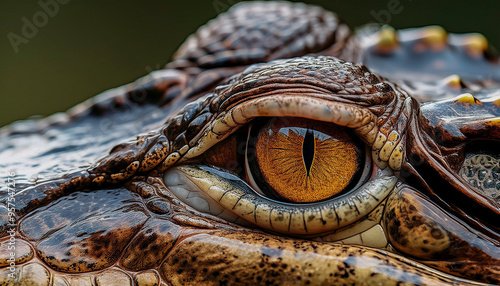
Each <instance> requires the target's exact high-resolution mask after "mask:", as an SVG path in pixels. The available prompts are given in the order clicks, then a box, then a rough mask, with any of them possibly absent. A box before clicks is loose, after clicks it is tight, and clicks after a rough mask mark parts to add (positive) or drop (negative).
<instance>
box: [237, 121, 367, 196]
mask: <svg viewBox="0 0 500 286" xmlns="http://www.w3.org/2000/svg"><path fill="white" fill-rule="evenodd" d="M363 146H364V145H363V144H362V142H361V141H360V140H359V139H357V138H356V137H354V136H352V135H351V134H350V133H349V132H348V131H347V129H346V128H344V127H341V126H338V125H335V124H331V123H325V122H320V121H315V120H309V119H303V118H288V117H284V118H273V119H270V120H267V122H260V123H259V122H257V123H254V124H253V125H252V126H251V127H250V128H249V133H248V139H247V149H246V152H245V165H246V176H247V181H249V182H250V183H251V184H252V187H253V188H254V189H256V191H258V192H260V194H261V195H264V196H267V197H270V198H273V199H276V200H279V201H284V202H291V203H312V202H318V201H322V200H326V199H329V198H331V197H333V196H336V195H339V194H341V193H343V192H345V191H347V190H350V189H352V187H353V185H355V184H356V183H357V182H358V181H359V178H360V176H361V173H363V172H362V170H363V169H365V168H364V158H365V154H364V147H363Z"/></svg>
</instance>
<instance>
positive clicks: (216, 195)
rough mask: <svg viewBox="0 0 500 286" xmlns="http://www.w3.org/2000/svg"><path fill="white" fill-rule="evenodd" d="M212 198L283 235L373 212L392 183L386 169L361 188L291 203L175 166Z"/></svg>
mask: <svg viewBox="0 0 500 286" xmlns="http://www.w3.org/2000/svg"><path fill="white" fill-rule="evenodd" d="M175 170H179V171H181V172H182V173H184V174H185V175H186V177H188V178H189V179H190V180H191V181H192V182H193V183H194V184H195V185H197V186H198V187H199V188H200V189H201V190H203V191H204V192H205V194H207V195H208V196H209V197H211V198H212V199H213V200H215V201H216V202H218V203H219V204H221V205H222V206H223V207H224V208H225V209H227V210H229V211H231V212H232V213H233V214H236V215H237V216H239V217H241V218H243V219H244V220H246V221H248V222H250V223H253V224H254V225H257V226H259V227H262V228H265V229H268V230H271V231H277V232H280V233H286V234H302V235H305V234H319V233H325V232H329V231H333V230H336V229H338V228H341V227H344V226H346V225H349V224H351V223H354V222H356V221H357V220H359V219H361V218H362V217H364V216H365V215H367V214H368V213H370V212H371V211H373V210H374V209H375V208H376V207H377V206H378V205H379V204H380V202H381V201H382V200H383V199H384V198H386V197H387V195H388V194H389V193H390V192H391V191H392V189H393V188H394V186H395V185H396V182H397V179H396V177H395V176H394V175H393V174H392V171H391V170H390V169H389V168H386V169H385V170H381V171H380V172H379V173H378V174H377V176H376V178H374V179H372V180H371V181H369V182H367V183H365V184H363V185H362V186H361V187H359V188H357V189H355V190H353V191H351V192H349V193H346V194H344V195H341V196H339V197H336V198H332V199H329V200H326V201H321V202H316V203H308V204H292V203H282V202H276V201H274V200H271V199H268V198H266V197H263V196H261V195H258V194H257V193H256V192H255V191H254V190H253V189H252V188H251V187H250V186H249V185H248V184H246V183H245V182H244V181H243V180H241V179H240V178H239V177H237V176H235V175H233V174H230V173H228V172H225V171H224V170H220V169H216V168H212V167H208V166H203V165H183V166H179V167H176V168H175Z"/></svg>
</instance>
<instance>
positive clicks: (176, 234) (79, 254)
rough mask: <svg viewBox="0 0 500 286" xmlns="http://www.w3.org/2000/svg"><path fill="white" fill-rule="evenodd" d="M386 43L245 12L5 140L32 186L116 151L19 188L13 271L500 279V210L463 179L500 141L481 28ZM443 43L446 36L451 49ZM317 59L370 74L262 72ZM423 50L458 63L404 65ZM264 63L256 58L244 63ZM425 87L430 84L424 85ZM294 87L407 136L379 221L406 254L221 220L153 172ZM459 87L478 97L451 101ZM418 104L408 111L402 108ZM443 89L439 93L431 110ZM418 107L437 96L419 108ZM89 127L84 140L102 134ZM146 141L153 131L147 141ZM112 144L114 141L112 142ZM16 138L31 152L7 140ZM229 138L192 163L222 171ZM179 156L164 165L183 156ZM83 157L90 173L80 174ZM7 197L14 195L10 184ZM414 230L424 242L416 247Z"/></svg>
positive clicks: (104, 279)
mask: <svg viewBox="0 0 500 286" xmlns="http://www.w3.org/2000/svg"><path fill="white" fill-rule="evenodd" d="M277 16H279V17H277ZM256 19H260V20H262V21H263V22H264V23H265V25H259V24H258V21H256ZM377 33H379V32H375V33H374V34H375V35H377ZM391 33H392V34H391ZM394 33H399V34H394ZM408 35H410V36H411V35H414V36H415V35H416V36H415V37H408ZM365 36H366V35H365ZM377 37H380V41H379V42H375V43H373V45H368V46H362V44H361V43H362V42H363V36H359V37H353V36H351V33H350V31H349V28H348V27H347V25H345V24H344V23H343V22H342V21H341V20H339V19H338V18H337V17H336V16H335V15H334V14H333V13H330V12H327V11H324V10H322V9H321V8H318V7H312V6H307V5H302V4H291V3H274V2H263V3H260V2H252V3H244V4H239V5H238V6H237V7H235V8H232V9H231V10H230V11H229V12H227V13H226V14H223V15H221V16H219V17H218V18H217V19H216V20H215V21H212V22H210V23H209V24H207V25H206V26H204V27H202V28H201V29H200V30H199V31H198V32H197V33H196V34H195V35H194V36H193V37H191V38H190V39H189V40H188V41H187V42H186V44H184V45H183V46H182V47H181V48H180V50H179V52H178V53H176V55H175V56H174V60H173V61H172V63H170V64H168V65H167V66H166V68H165V69H164V70H161V71H157V72H154V73H152V74H150V75H148V76H146V77H144V78H141V79H139V80H138V81H136V82H135V83H132V84H130V85H127V86H124V87H122V88H118V89H116V90H113V91H111V92H110V93H109V94H107V95H105V96H99V97H95V98H93V99H91V100H89V101H87V102H85V103H82V104H81V105H79V106H77V107H75V108H73V109H71V110H69V111H68V112H67V113H66V114H64V115H56V116H51V117H48V118H46V119H42V120H38V121H27V122H23V123H20V124H14V125H10V126H7V127H5V128H3V129H1V130H0V141H1V142H2V146H7V148H5V149H3V150H2V151H0V154H3V153H4V152H12V153H8V154H15V155H16V156H12V155H11V156H9V158H6V159H4V161H2V163H3V164H4V166H5V164H6V165H7V166H8V167H9V166H10V164H12V166H13V169H16V170H17V171H18V172H20V173H22V172H23V170H26V171H25V172H27V174H30V175H33V174H31V173H29V172H30V170H31V169H33V170H39V169H36V168H37V167H36V166H35V163H37V164H38V163H40V164H42V166H43V167H46V166H47V162H52V161H53V160H56V161H54V163H53V164H55V165H57V164H58V161H57V160H62V159H63V158H64V157H65V156H68V155H71V154H75V153H77V152H82V151H85V150H87V149H90V150H91V151H94V150H98V149H97V148H96V146H97V145H101V144H103V145H104V144H110V143H109V142H114V143H112V144H113V145H116V146H115V147H114V148H112V149H111V151H110V152H109V154H108V155H107V156H104V155H105V154H104V153H102V152H101V151H96V152H91V153H95V154H93V156H90V157H85V156H75V157H77V158H75V159H73V160H74V161H72V164H73V165H71V166H68V165H64V166H63V169H64V170H62V171H61V170H59V168H58V167H59V166H56V168H53V169H50V170H48V171H47V172H46V173H44V174H45V176H46V178H47V180H46V181H43V176H42V177H41V178H39V179H37V182H36V183H31V184H24V183H23V184H19V185H18V186H17V190H18V191H19V190H22V192H19V193H18V194H17V195H16V205H15V211H16V215H15V219H16V222H17V224H16V226H15V227H14V228H15V230H16V239H17V252H16V255H17V256H16V258H15V259H16V260H15V261H16V264H17V265H16V268H15V273H16V275H17V276H18V277H22V279H23V280H22V282H21V283H24V284H27V285H28V284H29V283H35V282H36V283H38V284H39V285H50V283H52V284H54V285H70V284H75V285H76V284H78V283H84V282H86V283H88V284H91V285H111V284H110V283H115V284H116V283H119V285H123V286H124V285H133V283H135V284H136V285H162V284H161V283H170V284H173V285H182V284H188V283H191V284H194V283H198V284H199V285H202V284H207V285H210V284H223V283H229V284H231V283H233V284H234V283H237V284H239V285H249V284H251V285H259V284H263V283H267V284H274V285H281V284H283V283H290V284H297V285H301V284H307V282H309V283H311V284H321V283H323V284H324V283H326V284H335V283H336V284H347V283H361V282H363V283H364V282H367V283H372V284H375V283H381V284H384V285H386V284H388V283H393V284H396V283H407V284H409V285H422V284H427V285H470V284H471V283H473V282H472V280H474V281H482V282H486V283H496V284H497V283H498V281H499V280H500V279H499V275H498V268H495V267H498V257H497V256H498V249H499V247H500V246H499V245H498V241H499V229H500V226H499V225H498V222H499V221H500V220H499V219H498V218H499V213H500V208H499V206H498V202H496V201H495V200H494V197H492V196H489V195H487V194H485V193H482V192H481V190H478V189H477V186H476V185H474V184H470V183H469V182H468V181H467V180H466V178H465V177H467V176H465V177H464V175H463V174H459V170H463V168H464V167H463V166H464V165H463V164H464V159H465V158H471V157H472V156H474V155H477V154H483V153H481V152H483V150H482V149H481V148H472V147H470V146H472V145H473V144H476V143H477V145H479V146H481V145H488V144H489V145H490V146H491V145H493V146H497V145H495V144H498V141H500V132H499V130H500V124H499V120H498V117H499V116H500V109H499V106H500V103H499V100H498V98H496V97H495V94H496V91H497V88H498V85H497V84H498V81H499V78H500V76H499V74H500V68H499V67H498V63H497V60H496V59H495V57H494V56H493V55H492V54H491V53H490V48H489V46H488V44H487V42H485V40H484V39H482V38H481V37H479V36H477V35H476V36H474V37H471V36H470V35H463V36H460V35H454V34H450V35H448V34H446V33H445V32H443V31H442V29H436V28H435V27H431V28H423V29H419V30H413V31H412V30H406V31H400V32H396V31H394V30H382V31H381V32H380V35H378V36H377ZM408 38H413V40H405V39H408ZM449 39H454V40H453V42H446V41H448V40H449ZM310 53H312V54H313V55H327V56H338V57H340V58H343V59H344V60H347V61H352V62H357V63H359V62H362V63H363V64H365V65H366V66H367V67H368V68H367V67H365V66H363V65H356V64H353V63H350V62H344V61H341V60H337V59H334V58H329V57H319V58H311V57H304V58H299V59H295V60H288V61H274V62H270V61H271V60H274V59H279V58H290V57H301V56H304V55H306V54H310ZM415 53H418V54H419V55H420V59H422V61H423V62H424V63H427V64H428V66H432V65H433V63H432V62H431V61H430V60H431V59H436V58H437V59H439V58H440V57H439V56H436V55H441V56H442V58H444V57H447V58H451V59H452V61H450V62H446V63H445V65H444V66H443V68H442V69H440V70H439V71H436V70H435V69H429V68H427V69H423V70H412V69H411V67H412V65H411V61H410V60H409V59H411V58H412V56H414V55H415ZM470 59H473V60H472V61H471V60H470ZM465 62H467V64H465ZM254 63H261V64H257V65H252V66H250V67H248V66H249V65H251V64H254ZM454 63H455V64H457V65H455V66H453V64H454ZM371 70H375V71H376V72H378V73H380V74H381V75H382V76H384V77H382V76H380V75H376V74H375V73H372V72H371ZM443 71H444V72H443ZM448 72H453V73H454V74H455V73H456V74H458V75H459V78H458V80H457V79H455V80H451V81H454V82H455V88H454V89H450V88H449V85H446V84H445V85H443V83H442V82H438V81H437V80H438V79H439V80H441V78H442V77H441V76H442V75H443V74H446V76H448V75H449V74H448ZM238 73H240V74H239V75H236V74H238ZM485 75H489V78H488V79H487V80H483V78H484V76H485ZM460 76H461V77H462V78H463V80H462V79H461V78H460ZM386 78H387V79H386ZM429 79H431V83H430V84H429V82H426V83H424V80H429ZM393 82H396V83H393ZM457 82H458V83H459V86H457V85H456V83H457ZM436 83H438V84H436ZM293 90H295V91H302V92H303V94H306V93H305V91H307V92H313V91H314V94H315V95H316V96H321V97H322V98H323V99H328V100H331V101H335V100H336V101H337V102H339V103H344V104H352V105H355V106H357V107H361V108H365V109H366V110H369V111H370V112H371V114H373V115H374V116H375V117H376V118H377V120H376V122H375V123H376V125H377V127H378V128H379V134H384V135H385V136H386V137H387V136H388V135H389V134H390V132H391V131H393V130H396V131H397V132H398V134H399V137H398V139H397V140H401V141H400V142H404V144H405V145H404V148H403V151H402V153H403V155H402V156H403V166H402V168H401V170H395V171H397V172H396V175H397V176H398V177H399V179H400V186H399V187H400V188H402V189H403V190H404V191H402V192H400V193H395V194H393V195H392V196H391V201H389V202H388V204H387V206H386V208H385V211H384V214H383V216H384V224H385V227H386V230H385V231H386V232H387V234H388V238H389V240H390V241H391V244H392V247H393V248H394V249H396V251H397V252H398V253H397V254H394V253H390V252H387V251H385V250H377V249H371V248H366V247H363V246H354V245H340V244H335V243H320V242H316V241H307V240H304V239H297V238H290V237H286V236H282V235H278V234H275V233H266V232H263V231H261V230H258V229H253V228H247V227H243V226H240V225H237V224H233V223H229V222H227V221H225V220H223V219H221V218H218V217H215V216H212V215H208V214H204V213H199V212H197V211H195V210H192V209H190V208H188V207H186V205H185V204H184V203H183V202H182V201H180V200H179V199H178V198H176V197H175V196H174V195H173V194H172V193H171V192H170V190H168V188H166V187H165V185H164V184H163V182H162V180H161V175H162V173H163V170H162V169H161V165H162V164H163V163H164V162H165V161H166V160H167V158H169V155H172V154H173V153H175V152H180V149H181V148H183V147H184V146H185V145H186V144H192V143H193V142H192V140H193V139H194V138H196V136H198V135H199V134H200V132H202V131H203V130H204V128H205V127H206V126H207V125H208V124H210V123H211V122H212V121H213V120H214V117H215V116H216V115H220V114H223V113H224V112H225V111H226V110H228V109H229V108H232V107H234V106H236V105H238V104H241V103H244V102H245V101H248V100H252V99H253V98H257V97H265V96H268V95H271V94H273V93H274V94H280V93H283V91H287V92H289V91H293ZM457 91H460V92H465V93H470V94H464V95H462V96H460V97H457V98H454V99H450V98H451V97H453V96H456V92H457ZM410 95H414V96H415V100H413V99H412V100H411V104H410V105H409V106H405V105H404V100H405V99H406V98H409V97H410ZM436 95H439V96H441V97H442V98H447V100H442V101H435V100H436V99H438V96H436ZM203 96H205V97H203ZM200 97H203V99H201V100H200V101H196V102H191V103H190V104H189V105H188V103H189V102H190V101H192V100H194V99H196V98H200ZM424 101H431V102H430V103H425V104H422V105H421V102H424ZM432 101H435V102H432ZM419 102H420V103H419ZM148 108H149V109H148ZM125 111H131V113H130V114H132V115H130V116H132V117H133V118H132V119H133V120H130V118H129V119H128V120H130V121H127V122H128V123H127V124H128V125H119V128H117V129H115V130H112V131H109V132H108V133H104V134H100V135H101V136H102V138H97V139H95V140H96V141H95V142H92V144H88V145H81V146H79V145H76V147H74V148H75V149H71V150H67V149H65V147H67V146H65V145H61V144H67V143H68V141H64V139H65V138H67V137H70V138H71V139H72V140H73V143H74V142H81V141H83V140H85V139H86V138H83V137H85V136H82V133H81V132H80V133H78V132H77V131H75V130H79V129H81V128H82V127H88V125H85V124H86V123H87V122H90V121H91V120H99V119H109V118H115V117H113V116H118V115H120V114H122V113H125ZM134 112H138V113H134ZM141 112H142V113H141ZM138 115H141V116H142V117H141V119H144V118H146V119H147V120H145V121H144V126H141V127H143V128H137V127H133V128H134V129H133V130H134V132H136V134H135V135H138V134H142V135H138V136H136V137H134V138H133V139H132V140H131V141H129V142H127V143H122V144H118V142H120V141H121V142H124V141H125V140H127V139H128V138H129V137H130V134H129V133H127V132H126V131H128V129H129V128H132V122H134V121H135V120H136V119H139V118H136V117H135V116H138ZM118 118H119V117H118ZM450 118H451V119H452V120H450ZM115 119H116V118H115ZM119 120H121V118H119ZM140 122H142V121H140ZM95 124H97V123H94V125H93V127H94V128H92V129H91V130H92V131H95V130H96V129H98V128H97V127H96V126H95ZM115 124H116V122H115ZM136 128H137V129H136ZM147 130H154V131H152V132H151V133H149V134H144V132H145V131H147ZM89 132H90V131H89ZM85 135H87V134H85ZM111 135H116V136H115V137H113V139H109V138H108V136H111ZM19 137H23V139H24V138H25V140H26V142H28V143H27V145H26V144H22V146H20V147H18V146H17V145H16V144H11V143H10V142H11V141H10V140H12V142H18V141H15V140H16V138H19ZM54 138H55V139H54ZM108 139H109V140H110V141H109V142H108V141H107V140H108ZM43 140H46V141H43ZM51 140H52V141H51ZM40 142H50V143H54V144H55V143H57V142H60V143H59V145H57V144H55V145H57V146H56V147H54V149H53V150H52V149H51V150H50V151H51V152H46V153H44V154H36V155H25V154H28V153H27V152H26V150H34V149H36V148H41V147H45V146H44V145H50V144H41V143H40ZM4 143H5V144H4ZM237 143H238V140H237V137H236V136H230V137H228V138H227V139H226V140H225V141H222V142H220V143H219V144H218V145H215V146H213V147H212V149H209V150H208V151H207V152H205V153H204V154H202V155H201V156H200V157H197V158H193V159H192V160H193V161H196V162H198V163H199V162H204V163H206V164H210V165H215V166H219V167H228V166H229V165H231V162H236V161H238V158H237V154H236V152H235V150H234V149H233V148H234V147H235V146H238V144H237ZM68 145H71V144H68ZM113 145H111V146H113ZM59 147H60V148H59ZM189 147H192V146H189ZM85 148H87V149H85ZM225 149H227V150H228V151H227V152H226V151H224V150H225ZM490 149H493V150H498V148H497V149H494V148H490ZM12 150H13V151H12ZM490 151H491V150H490ZM221 152H224V154H223V155H222V156H221V154H220V153H221ZM54 153H56V154H57V155H58V157H57V159H54V157H53V155H54ZM78 154H80V153H78ZM84 154H87V153H84ZM496 154H497V153H496ZM492 155H495V154H492ZM23 156H27V157H23ZM30 156H31V157H30ZM103 156H104V157H103ZM182 156H184V154H179V156H178V157H176V158H173V159H172V158H171V160H173V161H175V162H178V161H179V160H182ZM4 157H5V156H4ZM14 157H15V158H14ZM16 158H17V159H16ZM98 158H101V159H98ZM16 160H17V161H16ZM203 160H205V161H203ZM88 161H91V162H96V163H95V164H93V165H92V166H88ZM175 162H174V163H175ZM467 162H468V161H467ZM467 162H466V163H467ZM467 164H469V163H467ZM82 165H83V167H82ZM469 165H470V164H469ZM469 165H465V166H469ZM476 165H477V164H476ZM476 165H474V166H476ZM231 168H232V167H231ZM231 168H229V167H228V169H229V170H230V171H233V172H234V173H237V174H239V171H240V170H241V169H238V168H241V166H238V168H236V169H231ZM69 170H72V171H71V172H70V171H69ZM477 172H481V171H480V170H478V171H477ZM21 175H22V174H21ZM474 176H479V173H478V174H477V175H476V174H475V175H474ZM405 185H406V186H407V187H405ZM1 194H2V197H6V192H5V191H3V190H2V191H1ZM4 195H5V196H4ZM2 205H3V207H0V237H1V238H0V250H2V251H1V253H0V267H2V268H0V285H3V284H8V283H11V282H12V281H10V280H9V279H10V278H9V277H8V274H9V273H11V272H10V270H9V268H7V267H5V266H7V264H8V259H9V256H8V255H7V256H5V255H6V254H5V253H6V252H5V251H4V249H5V247H8V241H9V239H10V236H9V232H8V231H9V230H10V226H9V215H8V211H7V209H6V208H5V207H6V206H7V201H6V199H3V201H2ZM444 218H448V220H446V221H445V220H444ZM398 222H399V226H397V225H396V224H398ZM401 226H403V227H404V229H408V232H402V229H403V227H401ZM424 226H425V227H426V229H423V227H424ZM412 231H413V232H412ZM414 232H417V233H418V234H417V236H412V237H408V235H409V234H410V233H414ZM425 238H427V244H430V243H431V242H432V241H434V242H436V243H435V244H434V246H435V247H434V248H433V249H431V248H430V247H427V246H423V247H421V245H420V244H419V243H420V242H421V243H423V244H426V243H424V240H426V239H425ZM478 238H480V239H479V240H478ZM443 241H444V242H443ZM478 241H480V243H479V242H478ZM475 243H476V244H475ZM422 263H424V264H426V265H427V266H431V267H432V268H428V267H424V266H423V264H422ZM442 272H446V273H449V274H451V275H448V276H447V275H443V273H442ZM460 277H464V278H465V279H462V278H460ZM471 279H472V280H471ZM148 283H149V284H148Z"/></svg>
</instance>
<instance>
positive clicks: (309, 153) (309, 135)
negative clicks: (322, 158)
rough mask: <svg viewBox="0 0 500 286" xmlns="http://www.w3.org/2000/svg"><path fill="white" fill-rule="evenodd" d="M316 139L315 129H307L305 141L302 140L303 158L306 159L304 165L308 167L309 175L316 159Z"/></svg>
mask: <svg viewBox="0 0 500 286" xmlns="http://www.w3.org/2000/svg"><path fill="white" fill-rule="evenodd" d="M315 141H316V140H314V133H313V130H311V129H309V128H308V129H307V132H306V136H304V141H303V142H302V159H303V160H304V166H305V167H306V173H307V176H308V177H309V173H310V172H311V167H312V164H313V161H314V154H315V152H316V142H315Z"/></svg>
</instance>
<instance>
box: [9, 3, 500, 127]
mask: <svg viewBox="0 0 500 286" xmlns="http://www.w3.org/2000/svg"><path fill="white" fill-rule="evenodd" d="M53 1H55V0H41V1H2V2H0V126H2V125H5V124H8V123H10V122H12V121H15V120H19V119H24V118H27V117H29V116H31V115H37V114H38V115H49V114H51V113H54V112H58V111H64V110H66V109H68V108H69V107H71V106H73V105H75V104H77V103H79V102H81V101H83V100H85V99H87V98H89V97H91V96H93V95H95V94H97V93H99V92H101V91H103V90H106V89H109V88H112V87H115V86H119V85H122V84H126V83H128V82H131V81H133V80H135V79H136V78H138V77H140V76H142V75H144V74H146V73H148V72H150V71H152V70H155V69H159V68H160V67H162V66H163V65H164V64H165V63H167V62H168V61H169V59H170V57H171V56H172V54H173V52H174V51H175V50H176V49H177V47H178V46H179V45H180V44H181V43H182V42H183V41H184V39H185V38H186V37H187V36H188V35H189V34H190V33H192V32H194V31H195V30H196V29H197V28H198V27H199V26H201V25H203V24H204V23H206V22H207V21H208V20H210V19H212V18H214V17H215V16H217V14H219V13H221V12H222V11H224V10H227V8H228V7H229V6H231V5H232V4H233V3H236V2H238V1H235V0H215V1H213V0H208V1H207V0H205V1H182V2H181V1H142V2H139V1H123V0H122V1H117V0H115V1H97V0H87V1H81V0H80V1H78V0H64V2H67V3H66V4H59V3H58V2H54V3H58V6H59V8H58V11H57V13H54V15H53V16H50V15H49V16H48V17H47V19H48V20H47V21H46V24H45V25H41V27H39V28H38V31H36V33H33V34H34V35H30V37H31V36H32V37H31V38H29V39H28V38H26V40H27V41H28V42H27V43H21V44H19V45H18V47H17V48H18V52H17V53H16V52H15V49H14V48H13V46H12V44H11V39H9V36H8V35H11V38H12V37H15V36H12V35H13V34H9V33H14V34H16V35H18V36H23V34H22V28H23V26H24V25H25V24H24V23H23V20H22V19H23V17H26V19H28V20H29V21H30V22H32V23H33V16H37V17H38V20H37V21H39V23H43V22H44V19H43V15H42V16H40V11H43V9H42V7H41V5H40V3H50V2H53ZM59 1H60V2H63V0H59ZM305 2H307V3H312V4H317V5H320V6H323V7H324V8H326V9H328V10H331V11H335V12H337V13H338V14H339V15H341V17H342V18H344V19H345V20H346V21H347V23H349V24H350V26H351V27H356V26H360V25H362V24H365V23H369V22H379V21H380V20H382V21H384V22H385V21H388V22H389V24H390V25H392V26H394V27H396V28H406V27H415V26H423V25H431V24H439V25H441V26H443V27H445V28H446V29H447V30H448V31H452V32H475V31H477V32H481V33H483V34H485V35H486V36H487V37H488V38H489V40H490V42H491V43H492V44H493V45H495V46H496V47H500V29H499V25H498V24H499V23H500V20H498V19H499V18H498V11H500V1H496V0H491V1H435V0H433V1H417V0H413V1H411V0H384V1H368V0H364V1H361V0H350V1H345V0H344V1H341V0H328V1H305ZM391 9H392V10H393V11H397V12H398V13H393V14H392V15H391V16H390V19H389V18H387V17H386V16H387V14H386V13H384V12H381V11H384V10H385V11H390V10H391ZM382 14H384V16H382ZM374 15H379V16H374ZM17 40H19V39H17Z"/></svg>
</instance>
